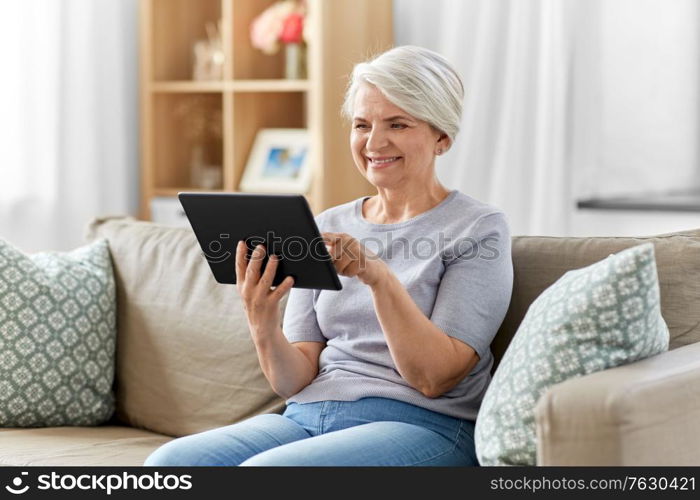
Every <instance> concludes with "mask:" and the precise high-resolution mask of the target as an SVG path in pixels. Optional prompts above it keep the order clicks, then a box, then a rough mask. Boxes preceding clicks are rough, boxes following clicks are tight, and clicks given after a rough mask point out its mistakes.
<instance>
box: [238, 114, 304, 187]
mask: <svg viewBox="0 0 700 500" xmlns="http://www.w3.org/2000/svg"><path fill="white" fill-rule="evenodd" d="M309 156H310V155H309V134H308V131H307V130H306V129H296V128H268V129H261V130H260V131H258V134H257V135H256V137H255V141H254V143H253V148H252V149H251V152H250V156H249V157H248V163H247V164H246V167H245V171H244V172H243V179H241V185H240V189H241V191H252V192H268V193H300V194H304V193H306V192H307V191H308V190H309V185H310V183H311V165H310V162H309Z"/></svg>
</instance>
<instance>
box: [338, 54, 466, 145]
mask: <svg viewBox="0 0 700 500" xmlns="http://www.w3.org/2000/svg"><path fill="white" fill-rule="evenodd" d="M363 82H364V83H369V84H371V85H374V86H375V87H377V88H378V89H379V90H380V91H381V93H382V94H384V96H385V97H386V98H387V99H388V100H389V101H390V102H392V103H393V104H394V105H396V106H398V107H399V108H401V109H403V110H404V111H406V112H407V113H408V114H410V115H411V116H413V117H415V118H418V119H419V120H423V121H425V122H428V124H429V125H431V126H432V127H433V128H434V129H436V130H438V131H440V132H443V133H445V134H447V136H448V137H449V138H450V139H451V140H454V138H455V136H456V135H457V132H458V131H459V124H460V119H461V117H462V100H463V99H464V86H463V85H462V80H461V79H460V78H459V75H458V74H457V71H456V70H455V69H454V67H453V66H452V65H451V64H450V63H449V62H448V61H447V59H445V58H444V57H443V56H441V55H440V54H438V53H437V52H433V51H432V50H428V49H426V48H423V47H417V46H414V45H402V46H399V47H395V48H393V49H390V50H387V51H386V52H383V53H382V54H379V55H378V56H376V57H374V58H373V59H370V60H368V61H365V62H361V63H359V64H356V65H355V68H354V69H353V71H352V75H351V77H350V82H349V84H348V88H347V92H346V94H345V102H344V103H343V110H342V112H343V115H344V116H345V117H346V118H348V119H352V114H353V109H352V108H353V104H354V102H355V95H356V94H357V90H358V88H359V86H360V84H361V83H363Z"/></svg>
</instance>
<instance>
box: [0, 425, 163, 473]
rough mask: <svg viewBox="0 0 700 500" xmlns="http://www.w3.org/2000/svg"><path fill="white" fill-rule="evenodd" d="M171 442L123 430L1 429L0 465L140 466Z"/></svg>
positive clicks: (80, 428)
mask: <svg viewBox="0 0 700 500" xmlns="http://www.w3.org/2000/svg"><path fill="white" fill-rule="evenodd" d="M170 439H171V438H170V437H168V436H163V435H160V434H155V433H153V432H148V431H144V430H140V429H134V428H131V427H119V426H99V427H47V428H43V429H0V442H2V446H0V465H4V466H7V465H10V466H36V465H41V466H52V467H55V466H75V467H78V466H80V467H84V466H86V465H90V466H111V467H117V466H119V467H130V466H139V465H143V462H144V460H146V457H147V456H148V455H150V454H151V453H152V452H153V451H154V450H155V449H156V448H158V447H159V446H161V445H163V444H165V443H167V442H168V441H170Z"/></svg>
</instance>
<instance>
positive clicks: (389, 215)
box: [362, 182, 450, 224]
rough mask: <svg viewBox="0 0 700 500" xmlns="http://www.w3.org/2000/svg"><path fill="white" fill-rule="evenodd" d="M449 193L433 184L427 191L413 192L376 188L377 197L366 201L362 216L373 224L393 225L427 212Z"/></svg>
mask: <svg viewBox="0 0 700 500" xmlns="http://www.w3.org/2000/svg"><path fill="white" fill-rule="evenodd" d="M448 194H450V191H449V190H448V189H447V188H445V187H444V186H442V185H441V184H440V183H439V182H435V183H434V184H433V185H432V186H430V188H429V189H426V188H425V187H424V186H417V187H415V188H414V189H413V190H407V189H394V190H391V189H384V188H378V189H377V195H376V196H373V197H371V198H370V199H369V200H366V202H365V203H364V205H363V207H362V216H363V217H364V218H365V219H366V220H368V221H370V222H373V223H375V224H394V223H397V222H403V221H405V220H408V219H412V218H413V217H416V216H417V215H420V214H422V213H423V212H427V211H428V210H430V209H431V208H433V207H434V206H436V205H438V204H439V203H440V202H441V201H442V200H444V199H445V198H446V197H447V195H448Z"/></svg>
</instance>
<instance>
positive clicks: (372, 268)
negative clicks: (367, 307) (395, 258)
mask: <svg viewBox="0 0 700 500" xmlns="http://www.w3.org/2000/svg"><path fill="white" fill-rule="evenodd" d="M321 236H322V237H323V240H324V242H325V244H326V247H328V253H329V254H330V255H331V258H332V259H333V265H335V269H336V271H337V272H338V274H340V275H341V276H347V277H349V278H352V277H354V276H357V278H358V279H359V280H360V281H362V282H363V283H364V284H365V285H369V286H372V285H374V284H375V283H377V282H378V281H379V280H380V279H381V278H382V276H383V275H384V273H385V272H387V271H388V269H389V268H388V266H387V265H386V263H385V262H384V261H383V260H382V259H380V258H379V257H378V256H377V255H376V254H374V253H373V252H371V251H369V250H367V249H366V248H365V247H364V246H363V245H362V244H361V243H360V242H359V241H358V240H356V239H355V238H353V237H352V236H350V235H349V234H347V233H321Z"/></svg>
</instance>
